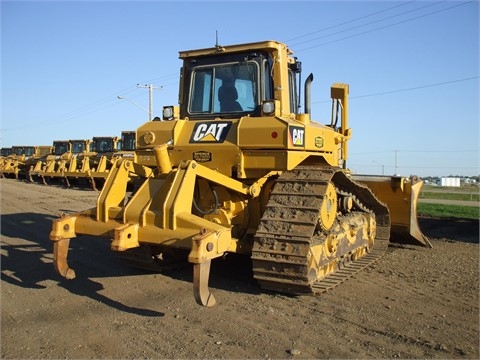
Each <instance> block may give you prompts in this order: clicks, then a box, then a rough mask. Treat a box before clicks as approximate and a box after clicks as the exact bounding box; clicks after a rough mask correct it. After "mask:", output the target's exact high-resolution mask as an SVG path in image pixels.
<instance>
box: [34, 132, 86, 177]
mask: <svg viewBox="0 0 480 360" xmlns="http://www.w3.org/2000/svg"><path fill="white" fill-rule="evenodd" d="M90 143H91V140H88V139H87V140H68V141H67V140H56V141H54V142H53V151H52V153H51V154H50V155H48V156H47V157H46V159H45V161H44V164H39V163H37V165H36V166H35V167H34V169H33V170H32V174H33V175H35V176H40V177H41V179H42V181H43V183H44V184H45V185H47V184H48V182H47V179H49V180H60V181H64V180H65V172H68V171H70V172H73V171H74V170H75V169H76V168H77V164H78V162H77V158H78V157H79V156H82V155H83V154H84V153H85V152H88V151H89V147H90ZM80 161H81V160H80ZM67 185H68V184H67Z"/></svg>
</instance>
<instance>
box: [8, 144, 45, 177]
mask: <svg viewBox="0 0 480 360" xmlns="http://www.w3.org/2000/svg"><path fill="white" fill-rule="evenodd" d="M51 150H52V147H51V146H13V147H12V152H11V154H10V155H8V156H7V157H5V160H4V161H3V166H2V175H3V176H4V175H9V176H13V177H15V178H16V179H18V178H20V177H22V178H25V179H28V178H29V171H30V170H31V169H33V166H34V164H35V163H36V162H37V161H38V159H40V158H42V157H43V156H45V155H46V154H48V153H50V152H51Z"/></svg>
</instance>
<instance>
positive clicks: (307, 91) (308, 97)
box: [305, 74, 313, 114]
mask: <svg viewBox="0 0 480 360" xmlns="http://www.w3.org/2000/svg"><path fill="white" fill-rule="evenodd" d="M312 81H313V74H310V75H308V77H307V79H306V80H305V114H311V111H312V95H311V93H312V92H311V88H312Z"/></svg>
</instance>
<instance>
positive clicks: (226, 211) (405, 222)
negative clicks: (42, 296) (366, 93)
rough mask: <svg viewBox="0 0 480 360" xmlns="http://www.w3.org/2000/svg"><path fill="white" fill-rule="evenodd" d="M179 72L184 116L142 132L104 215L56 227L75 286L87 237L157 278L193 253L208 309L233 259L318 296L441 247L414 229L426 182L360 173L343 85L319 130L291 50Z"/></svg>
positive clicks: (270, 280) (210, 61) (191, 59)
mask: <svg viewBox="0 0 480 360" xmlns="http://www.w3.org/2000/svg"><path fill="white" fill-rule="evenodd" d="M179 58H180V59H181V60H183V66H182V68H181V76H180V90H179V104H178V105H174V106H165V107H164V108H163V113H162V119H159V118H155V119H154V120H153V121H149V122H147V123H145V124H143V125H142V126H140V127H139V128H138V129H137V132H136V150H135V157H134V158H133V159H131V158H127V159H125V158H122V159H118V160H117V161H116V162H115V163H114V164H113V166H112V168H111V170H110V172H109V174H108V177H107V179H106V182H105V185H104V187H103V189H102V191H101V193H100V195H99V197H98V200H97V204H96V207H94V208H92V209H89V210H86V211H82V212H79V213H75V214H70V215H63V216H61V217H60V218H58V219H56V220H54V221H53V224H52V230H51V232H50V239H51V240H52V241H53V242H54V266H55V268H56V270H57V272H58V273H59V274H60V275H61V276H63V277H65V278H68V279H73V278H74V277H75V271H74V270H73V269H71V268H70V267H69V265H68V262H67V256H68V250H69V243H70V239H72V238H75V237H77V236H79V235H81V234H90V235H95V236H100V237H106V238H109V239H110V241H111V249H112V250H114V251H118V252H120V253H122V254H125V256H126V257H127V258H128V257H129V256H130V255H131V257H132V258H133V255H134V254H137V255H138V254H142V255H143V256H144V258H141V259H140V258H139V259H138V263H142V264H143V265H146V266H149V265H150V264H151V265H152V266H153V265H155V264H157V263H161V262H162V261H166V259H168V255H169V254H172V253H173V254H176V253H180V252H182V251H183V252H186V253H188V257H186V259H185V260H187V259H188V261H189V262H190V263H192V264H193V290H194V291H193V294H194V298H195V300H196V301H197V303H199V304H201V305H203V306H207V307H210V306H213V305H215V303H216V300H215V298H214V296H213V294H212V293H211V291H210V289H209V284H208V281H209V273H210V265H211V261H212V260H215V259H217V258H221V257H223V256H225V255H226V254H228V253H240V254H247V255H249V256H250V257H251V260H252V266H253V276H254V278H255V279H256V280H257V281H258V284H259V285H260V287H261V288H263V289H266V290H273V291H278V292H282V293H290V294H320V293H322V292H324V291H326V290H328V289H330V288H332V287H334V286H336V285H337V284H339V283H341V282H343V281H344V280H345V279H347V278H349V277H351V276H352V275H353V274H355V273H356V272H358V271H359V270H361V269H363V268H364V267H366V266H368V265H369V264H370V263H372V262H373V261H375V260H376V259H378V258H379V257H380V256H382V255H383V254H384V253H385V251H386V249H387V247H388V244H389V241H390V240H393V241H396V240H397V239H399V240H400V239H402V241H404V240H405V239H407V240H408V241H412V242H415V243H417V244H421V245H425V246H430V243H429V240H428V239H427V238H426V237H425V236H424V235H423V233H422V232H421V230H420V228H419V226H418V222H417V216H416V204H417V197H418V194H419V191H420V188H421V186H422V181H421V180H420V179H419V178H417V177H410V178H404V177H359V176H353V175H352V174H351V172H350V171H349V170H348V167H347V164H346V161H347V159H348V141H349V140H350V138H351V136H352V130H351V128H350V127H349V122H348V92H349V86H348V85H347V84H342V83H335V84H333V85H332V87H331V98H332V114H331V115H332V116H331V119H326V120H325V121H324V122H325V124H324V122H322V121H313V119H312V114H311V100H310V99H311V84H312V81H313V75H312V74H310V75H309V76H308V77H307V78H306V80H305V82H304V84H301V83H300V78H301V76H300V74H301V62H299V61H298V60H297V58H296V57H293V53H292V52H291V51H290V50H289V49H288V47H287V46H286V45H285V44H283V43H280V42H277V41H263V42H256V43H248V44H239V45H231V46H220V45H218V44H217V45H215V46H214V47H211V48H205V49H198V50H189V51H181V52H180V53H179ZM302 85H303V87H304V95H303V97H304V110H303V112H300V108H301V105H300V93H301V91H300V88H301V86H302ZM328 117H329V116H328ZM134 176H136V177H137V179H138V180H139V185H138V186H136V187H135V189H134V191H133V192H128V191H127V184H128V183H129V181H130V180H131V179H132V177H134ZM129 254H130V255H129ZM138 256H140V255H138Z"/></svg>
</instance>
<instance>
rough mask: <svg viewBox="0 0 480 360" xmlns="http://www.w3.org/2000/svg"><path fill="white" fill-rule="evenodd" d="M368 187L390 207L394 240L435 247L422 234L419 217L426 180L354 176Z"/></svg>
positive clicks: (415, 177)
mask: <svg viewBox="0 0 480 360" xmlns="http://www.w3.org/2000/svg"><path fill="white" fill-rule="evenodd" d="M352 178H353V179H354V180H355V181H358V182H359V183H362V184H365V185H366V186H368V187H369V188H370V189H371V190H372V191H373V193H374V194H375V195H376V196H377V197H378V198H379V199H380V200H381V201H382V202H384V203H385V204H386V205H387V207H388V209H389V210H390V218H391V235H392V237H391V240H392V241H397V242H408V243H415V244H418V243H420V244H422V245H424V246H429V247H432V244H431V243H430V241H429V239H428V238H427V237H426V236H425V235H424V234H423V233H422V231H421V230H420V226H419V225H418V219H417V202H418V196H419V194H420V190H421V188H422V186H423V181H422V180H421V179H420V178H419V177H417V176H411V177H410V178H405V177H400V176H375V175H352Z"/></svg>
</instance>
